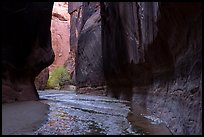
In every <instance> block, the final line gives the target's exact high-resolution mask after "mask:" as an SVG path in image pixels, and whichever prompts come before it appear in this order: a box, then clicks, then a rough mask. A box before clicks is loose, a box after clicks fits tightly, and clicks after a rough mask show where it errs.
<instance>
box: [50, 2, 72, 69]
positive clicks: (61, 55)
mask: <svg viewBox="0 0 204 137" xmlns="http://www.w3.org/2000/svg"><path fill="white" fill-rule="evenodd" d="M51 32H52V48H53V50H54V53H55V60H54V62H53V64H52V65H51V66H49V69H50V71H52V70H53V69H54V68H56V67H58V66H60V65H64V63H65V62H66V60H67V58H68V57H69V52H70V15H69V13H68V2H55V3H54V6H53V11H52V21H51Z"/></svg>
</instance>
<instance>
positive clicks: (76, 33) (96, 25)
mask: <svg viewBox="0 0 204 137" xmlns="http://www.w3.org/2000/svg"><path fill="white" fill-rule="evenodd" d="M68 9H69V13H70V16H71V23H70V24H71V30H70V34H71V37H70V39H71V43H70V44H71V49H73V50H75V51H76V52H75V53H76V60H75V73H74V76H73V78H74V81H75V83H76V84H77V86H79V87H80V86H97V85H102V84H104V76H103V63H102V62H103V60H102V45H101V21H100V20H101V17H100V3H99V2H83V3H80V2H69V8H68Z"/></svg>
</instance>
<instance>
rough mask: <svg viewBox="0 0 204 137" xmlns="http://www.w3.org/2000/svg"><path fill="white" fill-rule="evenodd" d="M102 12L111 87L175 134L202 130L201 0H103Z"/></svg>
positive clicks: (104, 52) (112, 90)
mask: <svg viewBox="0 0 204 137" xmlns="http://www.w3.org/2000/svg"><path fill="white" fill-rule="evenodd" d="M101 16H102V43H103V44H102V49H103V52H102V53H103V63H104V72H105V73H104V74H105V78H106V81H107V83H108V85H109V92H112V93H113V94H115V95H114V96H116V97H118V98H121V97H122V98H127V99H129V100H132V106H133V111H134V106H135V105H134V104H140V105H142V106H144V107H146V108H147V110H148V111H150V112H151V113H152V114H154V115H156V116H158V117H160V118H161V119H162V120H163V121H165V122H166V123H167V126H168V128H169V129H170V130H171V132H172V133H173V134H191V135H193V134H202V106H201V104H202V97H201V95H202V87H201V83H202V79H201V74H202V67H201V66H202V58H201V57H202V52H201V51H202V50H201V49H202V32H201V28H202V25H201V24H202V6H201V3H162V2H159V3H158V2H147V3H146V2H126V3H120V2H117V3H109V2H104V3H103V2H102V3H101ZM128 94H129V96H128V97H127V95H128Z"/></svg>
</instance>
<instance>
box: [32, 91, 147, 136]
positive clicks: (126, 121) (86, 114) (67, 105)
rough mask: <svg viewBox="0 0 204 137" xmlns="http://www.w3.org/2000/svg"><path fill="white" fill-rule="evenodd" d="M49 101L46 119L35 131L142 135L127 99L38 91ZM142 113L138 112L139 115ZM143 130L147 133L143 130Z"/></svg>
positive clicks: (68, 133) (40, 132) (44, 133)
mask: <svg viewBox="0 0 204 137" xmlns="http://www.w3.org/2000/svg"><path fill="white" fill-rule="evenodd" d="M39 95H40V98H41V99H42V100H41V101H42V102H44V103H46V104H49V105H50V112H49V114H48V119H47V122H45V123H44V124H43V125H42V126H41V127H40V128H39V129H38V130H37V131H36V132H35V134H37V135H144V134H146V133H147V132H146V131H145V130H143V129H142V128H143V127H140V126H138V124H135V123H137V120H138V117H137V118H136V119H135V116H133V115H132V114H133V113H132V112H131V108H130V102H129V101H126V100H117V99H114V98H110V97H104V96H93V95H78V94H76V93H75V92H71V91H58V90H47V91H39ZM140 117H141V116H140ZM145 132H146V133H145Z"/></svg>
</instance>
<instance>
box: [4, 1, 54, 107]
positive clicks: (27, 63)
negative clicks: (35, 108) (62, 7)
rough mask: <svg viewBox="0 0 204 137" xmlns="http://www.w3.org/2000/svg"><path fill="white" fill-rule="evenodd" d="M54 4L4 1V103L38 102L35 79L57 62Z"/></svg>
mask: <svg viewBox="0 0 204 137" xmlns="http://www.w3.org/2000/svg"><path fill="white" fill-rule="evenodd" d="M52 6H53V3H52V2H19V3H16V2H11V3H10V2H3V3H2V4H1V9H2V34H3V35H2V40H3V41H2V46H1V53H2V102H3V103H5V102H14V101H24V100H37V99H38V93H37V91H36V88H35V85H34V80H35V77H36V76H37V75H38V74H39V73H40V72H41V71H42V70H43V69H44V68H46V67H47V66H49V65H50V64H52V62H53V61H54V52H53V50H52V47H51V33H50V24H51V16H52Z"/></svg>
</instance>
